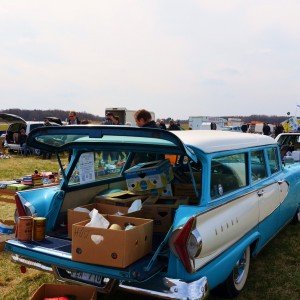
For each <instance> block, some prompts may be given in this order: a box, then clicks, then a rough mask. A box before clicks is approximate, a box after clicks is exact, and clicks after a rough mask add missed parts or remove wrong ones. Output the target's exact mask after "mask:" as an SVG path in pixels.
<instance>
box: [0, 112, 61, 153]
mask: <svg viewBox="0 0 300 300" xmlns="http://www.w3.org/2000/svg"><path fill="white" fill-rule="evenodd" d="M0 122H1V123H8V124H9V125H8V128H7V131H6V138H5V147H6V148H7V149H8V151H18V150H19V149H20V144H19V141H18V140H19V135H20V130H21V129H22V128H24V129H25V131H26V135H27V136H28V134H29V132H30V131H31V130H32V129H34V128H37V127H41V126H44V121H25V120H24V119H23V118H22V117H20V116H17V115H13V114H5V113H0ZM50 125H51V126H58V124H57V123H56V122H50Z"/></svg>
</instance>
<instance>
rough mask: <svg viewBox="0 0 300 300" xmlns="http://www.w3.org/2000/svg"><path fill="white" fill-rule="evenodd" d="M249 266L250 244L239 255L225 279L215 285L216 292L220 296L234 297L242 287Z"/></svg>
mask: <svg viewBox="0 0 300 300" xmlns="http://www.w3.org/2000/svg"><path fill="white" fill-rule="evenodd" d="M249 267H250V246H248V247H247V248H246V250H245V251H244V252H243V254H242V255H241V257H240V259H239V260H238V261H237V262H236V264H235V266H234V268H233V270H232V271H231V273H230V275H229V276H228V277H227V279H226V280H225V281H224V282H223V283H222V284H221V285H220V286H218V287H217V293H218V294H219V295H222V297H228V298H234V297H236V296H237V295H238V294H239V293H240V292H241V291H242V289H243V288H244V286H245V284H246V281H247V278H248V272H249Z"/></svg>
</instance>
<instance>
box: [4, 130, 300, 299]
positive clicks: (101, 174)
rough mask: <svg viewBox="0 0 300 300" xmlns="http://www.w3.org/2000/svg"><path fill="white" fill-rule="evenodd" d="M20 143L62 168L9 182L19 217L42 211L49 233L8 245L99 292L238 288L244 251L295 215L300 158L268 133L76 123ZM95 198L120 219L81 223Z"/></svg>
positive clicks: (171, 293)
mask: <svg viewBox="0 0 300 300" xmlns="http://www.w3.org/2000/svg"><path fill="white" fill-rule="evenodd" d="M28 142H29V144H30V145H31V146H32V147H34V148H39V149H41V150H44V151H47V152H52V153H55V154H56V155H57V159H58V161H59V162H60V165H61V173H62V179H61V182H60V185H59V186H57V187H51V188H47V189H39V190H36V191H33V190H32V191H22V192H18V193H17V197H16V202H17V208H18V214H19V216H21V215H31V216H33V215H37V216H39V217H45V218H46V219H47V225H46V238H45V239H44V240H42V241H34V240H32V241H27V242H23V241H19V240H18V239H17V238H16V239H14V240H10V241H8V242H6V246H5V249H6V250H7V251H10V252H11V253H12V258H13V260H14V261H15V262H16V263H20V264H22V265H25V266H30V267H35V268H39V269H42V270H44V271H48V272H52V273H54V275H55V276H56V277H57V278H58V279H59V280H63V281H67V282H73V283H77V284H87V285H94V286H97V288H98V290H99V291H100V292H102V293H109V292H110V290H111V289H112V287H113V286H118V287H119V288H121V289H123V290H127V291H130V292H135V293H140V294H147V295H152V296H155V297H157V298H164V299H205V298H206V297H207V296H208V294H209V291H211V290H213V289H218V290H221V291H222V294H223V295H224V296H226V297H234V296H236V295H238V294H239V292H240V291H241V290H242V289H243V287H244V286H245V284H246V280H247V276H248V272H249V266H250V260H251V258H252V257H254V256H255V255H257V253H259V251H260V250H261V249H262V248H263V247H264V246H265V245H266V244H267V243H268V242H269V241H270V240H271V239H272V238H273V237H274V236H276V234H277V233H278V232H279V231H280V230H281V229H282V228H283V227H284V226H286V225H287V224H289V223H290V222H294V223H295V222H297V221H298V220H299V218H298V217H299V196H298V195H299V189H300V184H299V183H300V182H299V181H300V176H299V175H300V165H299V164H293V165H289V166H288V167H284V166H283V165H282V163H281V158H280V153H279V149H278V145H277V143H276V142H275V141H274V139H272V138H271V137H267V136H263V135H253V134H246V133H235V134H232V133H230V132H224V131H193V130H190V131H176V132H168V131H165V130H160V129H150V128H136V127H127V126H90V125H84V126H66V127H55V128H54V127H48V128H47V129H45V128H39V129H35V130H33V131H32V132H31V133H30V134H29V137H28ZM68 150H72V153H73V154H72V159H71V161H70V163H69V165H68V167H67V168H66V169H65V168H64V166H63V165H62V163H61V156H62V155H64V152H65V151H68ZM105 206H106V208H105ZM107 206H108V208H107ZM96 208H97V209H98V212H99V213H100V215H101V217H104V218H106V221H108V223H109V224H110V225H109V226H112V224H113V225H118V226H119V227H118V226H117V228H118V230H116V231H114V230H112V229H110V228H109V227H107V228H104V229H103V228H100V229H99V228H95V227H93V226H92V227H90V228H88V227H86V226H85V225H86V224H87V223H89V222H92V220H93V217H92V219H91V216H90V215H92V213H88V212H87V210H88V211H91V212H93V210H92V209H96ZM136 208H138V209H137V210H136ZM101 212H102V214H101ZM82 214H83V215H82ZM75 216H76V217H75ZM76 218H77V219H76ZM104 222H105V221H104ZM127 226H129V227H128V228H127ZM115 228H116V227H115ZM126 228H127V229H129V230H128V231H127V230H125V229H126ZM130 230H132V231H130ZM87 245H89V246H87ZM85 253H88V254H87V255H85ZM103 257H105V259H104V258H103ZM121 258H122V259H121Z"/></svg>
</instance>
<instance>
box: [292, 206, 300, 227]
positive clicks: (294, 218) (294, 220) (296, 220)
mask: <svg viewBox="0 0 300 300" xmlns="http://www.w3.org/2000/svg"><path fill="white" fill-rule="evenodd" d="M299 213H300V207H299V208H298V209H297V211H296V213H295V215H294V217H293V219H292V221H291V224H292V225H297V224H299V218H298V214H299Z"/></svg>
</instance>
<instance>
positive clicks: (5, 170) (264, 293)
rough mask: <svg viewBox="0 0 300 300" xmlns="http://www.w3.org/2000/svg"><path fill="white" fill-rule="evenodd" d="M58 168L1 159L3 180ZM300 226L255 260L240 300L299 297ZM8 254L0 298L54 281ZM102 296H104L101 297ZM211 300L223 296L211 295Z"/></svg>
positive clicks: (3, 258) (0, 262) (1, 214)
mask: <svg viewBox="0 0 300 300" xmlns="http://www.w3.org/2000/svg"><path fill="white" fill-rule="evenodd" d="M66 160H67V158H65V161H64V162H65V163H67V161H66ZM35 169H38V170H45V171H57V170H58V164H57V162H56V160H55V158H53V159H51V160H41V159H40V158H38V157H27V158H25V157H22V156H17V155H14V156H13V158H11V159H2V160H0V180H11V179H13V178H19V177H21V176H24V175H26V174H31V172H33V170H35ZM14 210H15V206H14V204H8V203H4V202H0V219H11V220H13V214H14ZM299 237H300V226H299V225H288V226H287V227H286V228H285V229H284V230H283V231H282V232H280V233H279V235H278V236H277V237H276V238H275V239H274V240H272V241H271V242H270V243H269V244H268V245H267V246H266V247H265V249H264V250H263V251H262V252H261V253H260V254H259V255H258V256H257V257H256V258H255V259H253V260H252V263H251V266H250V272H249V277H248V281H247V284H246V287H245V289H244V291H243V292H242V293H241V294H240V296H239V297H238V298H237V299H238V300H250V299H274V300H275V299H276V300H286V299H289V300H298V299H299V296H300V242H299ZM9 257H10V256H9V254H8V253H4V252H0V270H1V272H0V292H1V293H0V299H3V300H23V299H29V296H30V295H31V294H32V293H33V292H34V291H35V290H36V289H37V288H38V287H39V286H40V285H41V284H42V283H44V282H49V283H50V282H51V283H54V282H55V280H54V278H53V276H52V275H50V274H46V273H44V272H40V271H37V270H33V269H27V272H26V273H25V274H23V273H21V272H20V266H18V265H15V264H13V263H12V262H11V261H10V258H9ZM99 298H100V297H99ZM109 299H116V300H121V299H122V300H123V299H132V300H134V299H143V300H148V299H149V300H150V299H154V298H150V297H145V296H141V295H129V294H125V293H122V292H117V293H116V294H114V295H113V296H110V297H109ZM209 299H210V300H216V299H221V298H218V297H215V296H212V295H211V296H210V297H209Z"/></svg>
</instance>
